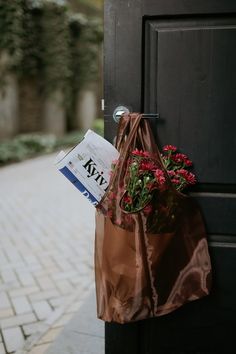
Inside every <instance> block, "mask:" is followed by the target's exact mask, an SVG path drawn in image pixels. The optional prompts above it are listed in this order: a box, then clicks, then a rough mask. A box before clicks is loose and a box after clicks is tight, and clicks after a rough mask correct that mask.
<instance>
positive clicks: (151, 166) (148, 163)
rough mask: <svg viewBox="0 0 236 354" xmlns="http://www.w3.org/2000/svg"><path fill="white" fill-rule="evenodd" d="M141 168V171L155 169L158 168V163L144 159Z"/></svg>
mask: <svg viewBox="0 0 236 354" xmlns="http://www.w3.org/2000/svg"><path fill="white" fill-rule="evenodd" d="M139 169H140V170H141V171H154V170H155V169H156V165H155V164H154V163H153V162H152V161H143V162H141V164H140V166H139Z"/></svg>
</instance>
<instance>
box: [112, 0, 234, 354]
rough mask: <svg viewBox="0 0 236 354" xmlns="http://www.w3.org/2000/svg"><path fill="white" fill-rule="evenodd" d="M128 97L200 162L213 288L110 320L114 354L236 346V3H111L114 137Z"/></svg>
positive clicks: (164, 137)
mask: <svg viewBox="0 0 236 354" xmlns="http://www.w3.org/2000/svg"><path fill="white" fill-rule="evenodd" d="M121 104H122V105H125V106H128V107H130V108H131V109H132V111H134V112H140V111H141V112H145V113H157V112H158V113H159V114H160V119H158V120H156V122H155V123H154V125H153V129H154V130H155V134H156V136H157V141H158V144H159V145H160V146H163V145H164V144H167V143H168V144H174V145H176V146H178V147H179V148H181V150H182V151H184V152H186V153H187V154H188V155H189V156H190V157H191V159H192V160H193V161H194V165H195V173H196V174H197V176H198V181H199V183H198V185H197V186H196V187H195V188H194V189H193V190H192V195H194V197H196V198H197V199H198V201H199V204H200V205H201V207H202V211H203V214H204V218H205V222H206V227H207V231H208V234H209V246H210V253H211V258H212V263H213V270H214V273H213V290H212V293H211V295H210V296H209V297H207V298H204V299H203V300H198V301H195V302H192V303H190V304H187V305H185V306H184V307H182V308H181V309H180V310H177V311H176V312H174V313H172V314H170V315H167V316H163V317H160V318H156V319H152V320H146V321H140V322H137V323H134V324H128V325H117V324H106V354H121V353H122V354H123V353H124V354H125V353H129V354H154V353H155V354H168V353H171V354H174V353H175V354H180V353H181V354H187V353H188V354H197V353H198V354H203V353H204V354H207V353H211V354H213V353H220V354H225V353H226V354H227V353H236V344H235V345H234V342H235V341H234V336H235V333H236V281H235V277H236V1H235V0H224V1H219V0H214V1H213V0H178V1H174V0H142V1H141V0H136V1H135V0H106V1H105V130H106V137H107V138H108V139H109V140H112V139H113V138H114V136H115V132H116V128H117V127H116V124H115V122H114V121H113V118H112V113H113V111H114V109H115V108H116V107H117V106H118V105H121Z"/></svg>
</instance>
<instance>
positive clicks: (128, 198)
mask: <svg viewBox="0 0 236 354" xmlns="http://www.w3.org/2000/svg"><path fill="white" fill-rule="evenodd" d="M123 201H124V203H126V204H132V201H133V200H132V198H131V197H130V196H129V195H126V196H124V199H123Z"/></svg>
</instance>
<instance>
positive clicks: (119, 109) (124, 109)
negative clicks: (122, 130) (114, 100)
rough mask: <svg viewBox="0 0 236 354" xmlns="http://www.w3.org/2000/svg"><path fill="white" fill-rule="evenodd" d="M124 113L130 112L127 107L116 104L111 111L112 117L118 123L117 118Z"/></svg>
mask: <svg viewBox="0 0 236 354" xmlns="http://www.w3.org/2000/svg"><path fill="white" fill-rule="evenodd" d="M124 113H130V110H129V108H127V107H125V106H118V107H116V109H115V110H114V112H113V119H114V121H115V122H116V123H119V120H120V118H121V116H122V114H124Z"/></svg>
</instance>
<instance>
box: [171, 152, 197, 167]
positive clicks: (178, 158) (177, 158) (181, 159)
mask: <svg viewBox="0 0 236 354" xmlns="http://www.w3.org/2000/svg"><path fill="white" fill-rule="evenodd" d="M171 158H172V160H173V161H174V162H176V163H183V164H185V165H186V166H192V164H193V163H192V161H190V160H189V158H188V156H186V155H185V154H175V155H173V156H172V157H171Z"/></svg>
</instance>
